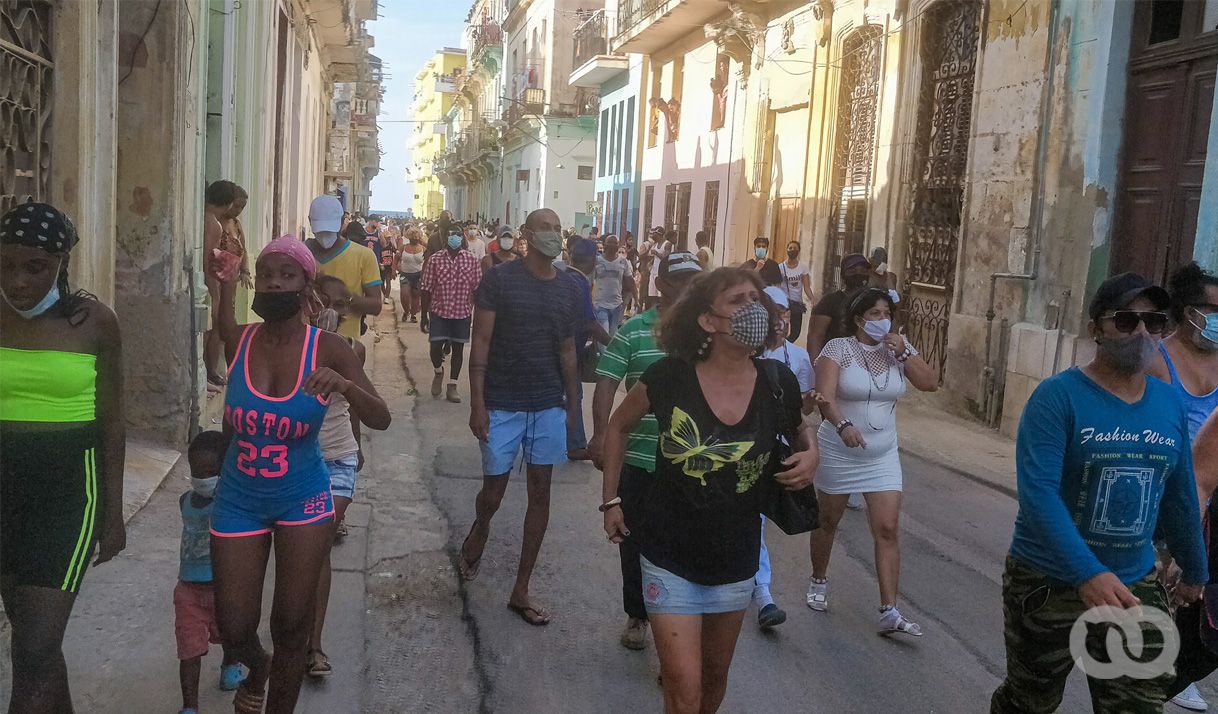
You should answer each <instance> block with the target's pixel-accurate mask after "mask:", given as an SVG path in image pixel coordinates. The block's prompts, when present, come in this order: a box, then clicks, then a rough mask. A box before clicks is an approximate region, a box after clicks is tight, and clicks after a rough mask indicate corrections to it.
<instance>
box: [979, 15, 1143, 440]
mask: <svg viewBox="0 0 1218 714" xmlns="http://www.w3.org/2000/svg"><path fill="white" fill-rule="evenodd" d="M1132 6H1133V4H1132V3H1111V2H1106V1H1105V0H1061V4H1060V7H1059V12H1058V17H1057V19H1056V34H1057V39H1056V41H1055V46H1054V49H1053V54H1052V63H1051V65H1050V68H1051V73H1052V74H1051V75H1050V78H1049V79H1050V81H1051V82H1052V85H1051V92H1050V93H1051V95H1052V96H1051V98H1049V99H1048V101H1050V102H1051V106H1050V113H1049V117H1048V122H1047V125H1046V132H1047V133H1046V141H1047V144H1046V151H1045V152H1044V155H1045V160H1044V166H1043V170H1042V173H1043V187H1042V188H1041V189H1040V190H1041V192H1042V194H1043V209H1042V216H1041V220H1040V223H1039V230H1040V231H1041V246H1042V253H1041V258H1040V264H1039V266H1038V267H1039V275H1038V278H1037V279H1036V280H1035V281H1034V282H1032V283H1030V284H1028V285H1025V286H1022V287H1021V292H1022V293H1023V294H1024V299H1025V301H1026V302H1025V304H1024V306H1023V309H1022V310H1019V311H1013V310H1008V311H1006V312H1004V313H1002V314H1003V315H1004V316H1006V317H1008V319H1009V320H1010V321H1011V323H1012V330H1011V332H1010V334H1009V338H1008V341H1007V344H1006V349H1005V350H1004V351H1002V352H1001V353H999V354H998V355H997V358H998V359H997V360H996V364H997V365H998V366H999V367H1000V370H1001V373H1002V374H1003V379H1002V382H1001V386H1003V387H1004V393H1003V395H1002V421H1001V429H1002V431H1003V432H1004V433H1006V434H1008V435H1013V434H1014V432H1015V430H1016V428H1017V426H1018V423H1019V418H1020V416H1021V415H1022V410H1023V406H1024V404H1026V403H1027V400H1028V398H1029V397H1030V396H1031V393H1032V391H1033V390H1034V389H1035V388H1036V386H1037V385H1038V384H1040V382H1041V381H1042V380H1044V379H1045V378H1047V377H1049V376H1050V375H1052V374H1053V373H1055V372H1057V371H1061V370H1063V369H1066V368H1068V367H1070V366H1072V365H1074V364H1078V363H1081V362H1085V361H1087V360H1088V359H1090V357H1091V355H1092V354H1093V346H1092V344H1091V342H1090V340H1089V339H1088V338H1087V337H1086V324H1087V316H1086V306H1087V303H1088V301H1089V300H1090V297H1091V295H1092V293H1093V292H1094V291H1095V288H1096V287H1097V286H1098V285H1099V283H1100V282H1101V281H1103V279H1104V278H1106V277H1107V275H1108V271H1109V268H1108V266H1109V242H1110V239H1111V229H1112V219H1113V208H1114V206H1113V201H1112V197H1113V196H1115V194H1116V185H1117V176H1118V172H1119V167H1120V166H1119V157H1120V150H1121V139H1122V129H1123V113H1124V106H1125V84H1126V64H1127V61H1128V55H1129V39H1130V30H1131V26H1132V11H1133V7H1132ZM1033 200H1038V197H1036V196H1034V197H1033ZM1035 228H1036V227H1035V226H1034V229H1035Z"/></svg>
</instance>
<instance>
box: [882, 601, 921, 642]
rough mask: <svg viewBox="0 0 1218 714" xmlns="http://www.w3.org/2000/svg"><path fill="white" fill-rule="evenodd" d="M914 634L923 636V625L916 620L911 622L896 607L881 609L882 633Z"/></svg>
mask: <svg viewBox="0 0 1218 714" xmlns="http://www.w3.org/2000/svg"><path fill="white" fill-rule="evenodd" d="M898 633H900V634H903V635H912V636H914V637H921V636H922V626H921V625H919V624H918V623H916V622H910V621H909V620H906V619H905V618H904V617H902V616H901V611H900V610H898V609H896V608H895V607H890V608H888V609H887V610H884V609H881V610H880V634H881V635H893V634H898Z"/></svg>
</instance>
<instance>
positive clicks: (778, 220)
mask: <svg viewBox="0 0 1218 714" xmlns="http://www.w3.org/2000/svg"><path fill="white" fill-rule="evenodd" d="M793 240H799V198H798V197H792V198H780V199H778V203H777V204H776V205H775V206H774V237H773V239H771V240H770V256H771V257H772V258H774V260H780V261H781V260H785V259H786V255H787V243H790V242H791V241H793Z"/></svg>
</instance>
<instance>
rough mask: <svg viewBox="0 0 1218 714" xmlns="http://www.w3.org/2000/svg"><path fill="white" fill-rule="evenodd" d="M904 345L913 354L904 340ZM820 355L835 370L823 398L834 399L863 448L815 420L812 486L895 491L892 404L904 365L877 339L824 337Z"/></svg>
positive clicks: (897, 464)
mask: <svg viewBox="0 0 1218 714" xmlns="http://www.w3.org/2000/svg"><path fill="white" fill-rule="evenodd" d="M905 345H906V347H907V348H908V349H909V350H910V353H911V354H916V353H917V352H916V350H914V348H913V347H912V346H911V345H910V344H909V342H908V341H906V343H905ZM820 356H821V357H823V358H827V359H831V360H833V361H834V362H836V363H837V364H838V366H839V367H840V368H841V373H840V375H839V377H838V382H837V394H836V395H832V394H827V395H825V396H826V397H828V398H830V399H832V400H834V401H835V402H836V404H837V408H838V411H840V412H841V415H842V418H844V419H849V420H850V421H851V422H853V423H854V426H855V427H856V428H857V429H858V430H859V433H860V434H862V435H863V441H865V442H867V446H866V447H862V448H850V447H848V446H846V445H845V444H844V443H842V438H841V437H840V436H838V434H837V430H836V429H835V428H834V426H833V424H831V423H829V421H828V420H825V421H823V422H821V425H820V429H819V430H818V431H817V434H816V436H817V440H818V442H819V444H820V468H818V469H817V471H816V488H817V489H819V490H820V491H823V492H825V493H833V494H851V493H874V492H876V491H900V490H901V460H900V458H899V457H898V455H897V422H896V408H897V400H898V399H900V398H901V397H902V396H904V395H905V366H904V365H903V364H901V363H900V362H898V361H897V360H896V357H894V356H893V354H892V352H890V351H889V350H888V348H887V347H885V346H884V345H883V343H881V344H878V345H865V344H862V343H860V342H859V341H858V340H857V339H856V338H854V337H839V338H837V339H833V340H829V343H828V344H826V345H825V348H824V350H822V351H821V354H820Z"/></svg>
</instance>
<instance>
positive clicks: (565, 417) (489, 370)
mask: <svg viewBox="0 0 1218 714" xmlns="http://www.w3.org/2000/svg"><path fill="white" fill-rule="evenodd" d="M522 233H523V235H524V237H525V238H526V239H527V240H528V241H529V250H528V254H527V255H526V256H525V257H524V258H522V259H519V260H514V261H512V262H509V263H503V264H502V265H499V266H497V267H496V268H495V269H494V270H489V271H487V273H486V275H485V276H483V278H482V283H481V285H479V286H478V291H477V292H476V293H475V295H474V302H475V304H476V305H477V310H475V311H474V325H473V333H474V334H473V346H472V349H471V351H470V367H469V383H470V417H469V426H470V430H471V431H473V433H474V436H476V437H477V438H478V441H479V442H480V445H481V447H482V473H483V474H484V476H483V481H482V490H481V491H480V492H479V493H478V497H477V500H476V501H475V504H474V507H475V517H474V523H473V525H472V526H470V531H469V535H467V536H466V537H465V542H464V543H462V544H461V551H460V570H461V576H462V577H463V578H464V579H466V580H473V579H474V578H475V577H477V575H478V566H479V564H480V562H481V560H482V553H483V550H484V549H485V548H486V541H487V538H489V537H490V527H491V518H493V517H494V515H495V512H496V511H498V510H499V504H500V503H501V502H502V501H503V494H504V493H505V491H506V490H507V480H508V475H509V474H510V473H511V470H512V465H513V463H514V462H515V461H516V458H517V455H518V454H520V453H521V452H523V454H524V462H525V464H527V474H528V499H529V501H528V510H527V511H526V512H525V516H524V538H523V542H522V543H521V547H520V565H519V567H518V568H517V571H516V584H515V586H514V587H513V588H512V594H511V596H510V597H509V598H508V607H509V608H510V609H511V610H512V611H513V612H515V613H517V614H518V615H520V617H521V618H522V619H524V621H525V622H527V623H529V624H530V625H548V624H549V623H550V613H548V612H547V611H546V610H544V609H543V608H542V607H541V606H540V605H538V604H537V603H535V602H534V601H533V600H532V598H531V597H530V596H529V580H530V578H532V575H533V566H534V565H535V564H536V563H537V554H538V552H539V551H540V550H541V542H542V540H543V539H544V538H545V534H546V526H547V525H548V523H549V519H550V476H551V474H552V473H553V471H554V464H557V463H561V462H563V461H566V459H567V430H568V429H569V428H571V426H572V425H573V424H574V420H575V419H582V418H583V415H582V414H579V413H578V411H577V410H576V406H575V405H577V404H578V403H579V400H578V399H577V394H576V390H577V389H580V384H579V379H578V374H577V371H576V360H575V328H576V327H577V326H578V325H579V324H580V322H581V320H580V317H581V314H580V311H581V307H582V305H583V300H584V299H585V298H584V296H583V295H581V294H580V287H579V285H578V284H577V283H576V282H575V280H574V279H572V278H571V276H569V275H567V274H565V273H564V272H562V271H558V270H555V268H554V265H553V261H554V258H555V257H557V256H558V254H559V253H560V252H562V243H563V241H562V224H561V222H560V221H559V219H558V214H556V213H555V212H554V211H551V210H549V209H546V208H542V209H538V210H536V211H533V212H532V213H530V214H529V216H528V218H527V219H526V220H525V224H524V228H523V231H522Z"/></svg>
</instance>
